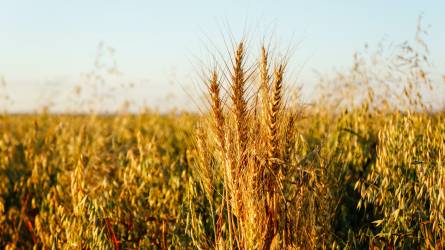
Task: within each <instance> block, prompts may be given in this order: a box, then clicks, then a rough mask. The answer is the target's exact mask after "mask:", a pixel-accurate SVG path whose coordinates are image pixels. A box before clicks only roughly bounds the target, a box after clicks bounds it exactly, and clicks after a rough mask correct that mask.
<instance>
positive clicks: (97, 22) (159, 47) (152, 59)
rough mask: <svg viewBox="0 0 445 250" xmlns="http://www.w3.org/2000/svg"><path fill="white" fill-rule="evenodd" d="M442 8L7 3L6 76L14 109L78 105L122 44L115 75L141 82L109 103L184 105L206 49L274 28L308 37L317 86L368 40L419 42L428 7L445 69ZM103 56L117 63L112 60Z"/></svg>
mask: <svg viewBox="0 0 445 250" xmlns="http://www.w3.org/2000/svg"><path fill="white" fill-rule="evenodd" d="M444 10H445V1H443V0H434V1H433V0H431V1H408V0H404V1H402V0H393V1H383V0H373V1H371V0H369V1H364V0H363V1H360V0H355V1H353V0H350V1H347V0H338V1H332V0H324V1H322V0H318V1H280V0H276V1H253V0H249V1H247V0H246V1H241V0H240V1H209V0H207V1H194V0H189V1H128V0H127V1H123V0H108V1H95V0H89V1H84V0H76V1H68V0H65V1H61V0H57V1H56V0H52V1H50V0H39V1H33V0H29V1H21V0H14V1H13V0H11V1H5V0H0V77H1V76H2V77H3V78H4V79H5V81H6V83H7V88H6V91H7V92H8V94H9V95H10V96H11V98H12V99H13V101H14V103H13V104H11V103H9V104H7V105H8V108H9V109H10V110H22V111H23V110H28V111H32V110H35V109H37V108H38V107H39V106H41V105H45V104H47V103H50V102H52V103H54V104H55V107H54V109H56V110H57V109H59V110H61V109H64V108H65V107H66V106H69V105H70V104H69V103H70V102H71V104H72V105H77V104H76V103H77V102H76V100H71V98H73V97H72V95H73V94H72V92H73V88H74V86H75V85H76V84H78V83H79V82H82V81H84V80H82V77H81V75H82V74H84V73H86V72H89V71H91V70H92V69H94V61H95V57H96V56H95V55H96V52H97V50H98V44H99V43H100V42H103V43H104V44H105V46H106V47H107V46H108V47H112V48H113V49H114V50H115V54H114V58H115V60H116V62H117V65H118V69H119V71H120V72H122V74H120V75H119V76H116V77H110V80H109V81H110V82H121V83H126V84H128V83H130V82H132V83H133V84H134V87H133V88H131V89H128V88H121V89H119V88H117V89H110V90H101V91H99V92H101V93H105V92H106V93H107V94H111V95H115V96H119V97H113V98H114V99H112V98H110V100H108V102H105V103H108V104H107V105H108V106H107V107H109V108H110V109H113V108H115V106H116V105H115V104H116V103H119V102H121V101H122V100H123V99H131V100H133V102H134V104H135V106H141V105H142V104H143V103H145V104H148V105H151V106H159V107H161V108H169V107H170V106H172V105H179V106H181V107H185V105H186V104H187V103H190V100H189V97H187V96H186V94H185V93H184V89H186V91H189V92H192V93H193V92H194V90H190V87H189V86H190V84H191V82H192V81H193V79H195V78H196V77H195V76H196V72H195V71H196V65H195V66H193V64H198V65H199V63H198V60H197V58H200V57H202V56H203V55H204V56H205V55H206V52H207V50H206V48H205V47H206V46H209V45H210V44H211V43H212V42H215V43H219V41H220V40H221V38H222V34H224V33H227V32H226V31H227V30H228V28H227V26H229V27H230V28H229V29H230V31H232V32H233V34H234V36H235V37H240V36H241V35H242V31H243V30H244V29H246V28H247V30H248V31H249V34H251V37H249V39H250V40H252V41H255V40H258V41H260V40H261V37H260V36H258V35H259V34H264V33H266V35H270V33H271V32H270V29H271V28H272V27H275V28H276V31H274V32H273V35H274V39H275V40H278V41H279V42H280V44H281V45H284V46H294V45H295V44H296V43H300V44H299V46H298V47H297V48H296V49H295V52H294V54H293V57H294V61H295V62H296V63H295V67H296V68H297V67H300V68H301V66H302V65H304V68H303V71H302V73H300V76H299V78H298V79H299V81H300V82H302V83H304V84H306V85H309V86H310V85H311V84H313V82H312V80H313V70H314V69H315V70H318V71H321V72H324V71H329V70H333V69H334V68H341V67H345V66H347V65H349V64H350V62H351V58H352V54H353V52H354V51H356V50H360V49H361V48H363V45H364V43H368V44H370V45H376V44H377V43H378V42H379V41H380V40H381V39H382V38H385V39H387V40H390V41H394V42H402V41H404V40H408V39H412V37H413V35H414V32H415V28H416V22H417V16H418V15H419V14H422V13H423V15H424V19H423V20H424V24H425V26H426V25H431V28H429V29H428V30H429V36H428V39H427V41H428V44H429V46H430V49H431V53H432V61H433V63H434V64H435V66H436V67H438V68H439V69H440V70H441V71H442V72H445V68H444V65H445V46H444V44H445V15H443V13H444ZM292 43H294V44H292ZM104 60H105V61H106V62H107V63H109V64H110V63H111V61H110V60H111V59H110V57H106V59H104ZM295 71H297V72H299V69H297V70H295ZM107 79H108V78H107ZM102 88H104V87H102ZM0 91H5V90H4V89H3V90H1V89H0ZM0 96H1V95H0ZM169 96H170V99H168V97H169ZM172 96H174V98H176V99H175V100H172V99H171V98H172ZM166 98H167V99H166ZM111 99H112V100H111ZM167 100H168V101H167ZM0 103H2V105H6V104H5V103H4V102H0ZM168 103H170V105H169V104H168ZM103 105H105V104H103ZM113 105H114V106H113ZM62 107H63V108H62Z"/></svg>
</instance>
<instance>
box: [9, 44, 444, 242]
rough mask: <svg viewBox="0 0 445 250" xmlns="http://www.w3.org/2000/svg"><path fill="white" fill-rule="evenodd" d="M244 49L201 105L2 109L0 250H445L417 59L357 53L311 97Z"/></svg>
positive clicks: (439, 156)
mask: <svg viewBox="0 0 445 250" xmlns="http://www.w3.org/2000/svg"><path fill="white" fill-rule="evenodd" d="M246 47H247V46H246V44H245V43H244V42H239V43H238V44H236V45H235V46H234V48H233V53H232V54H230V55H228V59H227V61H225V62H222V63H219V64H215V65H216V66H215V67H213V68H210V69H209V70H208V72H207V73H206V74H204V75H203V77H202V82H203V86H206V87H207V96H208V98H207V100H208V103H207V109H204V108H203V110H205V111H204V112H202V113H198V114H192V113H180V114H178V113H171V114H168V113H166V114H158V113H156V112H151V113H150V112H148V113H144V114H137V115H136V114H135V115H132V114H116V115H100V114H91V115H54V114H46V113H43V114H39V115H37V114H36V115H13V114H4V115H2V116H1V117H0V248H2V249H33V248H34V249H169V248H170V249H367V248H368V249H385V248H386V249H443V248H444V247H445V215H444V214H445V163H444V162H445V114H444V113H443V111H441V109H437V108H436V109H435V110H433V108H431V107H429V105H428V104H425V102H424V101H423V99H422V94H421V93H423V90H422V88H434V83H433V82H432V80H430V78H429V75H428V69H426V68H424V67H423V66H424V65H425V64H424V62H425V60H426V59H425V58H426V57H422V54H421V53H417V52H413V51H414V50H413V48H412V47H408V46H405V47H403V46H402V47H400V51H401V52H403V53H405V54H404V55H406V57H399V56H400V55H399V54H397V56H398V58H402V59H404V60H405V61H404V62H405V64H403V65H402V66H400V67H399V68H396V69H392V68H391V69H390V68H387V69H386V70H387V71H385V72H384V74H383V73H382V74H375V72H377V71H378V70H377V69H376V67H382V64H381V63H376V65H374V66H373V65H367V64H366V61H363V60H361V58H359V57H357V58H356V61H355V62H354V65H353V67H352V68H351V70H350V71H348V72H345V73H342V74H338V75H337V76H335V77H333V78H331V80H329V81H327V82H324V84H325V85H322V86H325V87H324V91H325V93H326V94H323V95H321V97H320V99H319V101H317V102H316V103H313V104H311V105H305V104H303V103H301V102H299V100H298V97H295V96H294V95H291V93H292V91H291V88H290V87H289V85H288V82H287V80H288V78H287V77H286V76H287V70H288V68H289V65H288V64H287V61H286V58H282V57H276V56H274V53H273V51H269V50H268V49H267V47H262V48H260V49H259V50H258V51H257V52H258V53H252V55H250V57H249V58H255V60H254V62H253V63H251V62H249V61H247V60H245V58H246V54H247V53H248V52H255V51H252V50H248V49H246ZM218 65H219V66H218ZM373 70H374V71H373ZM379 70H380V71H379V72H382V71H381V69H380V68H379ZM328 86H329V87H328ZM376 86H377V87H376ZM394 86H395V87H394ZM385 87H387V88H385ZM390 87H391V88H394V89H390Z"/></svg>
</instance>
